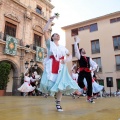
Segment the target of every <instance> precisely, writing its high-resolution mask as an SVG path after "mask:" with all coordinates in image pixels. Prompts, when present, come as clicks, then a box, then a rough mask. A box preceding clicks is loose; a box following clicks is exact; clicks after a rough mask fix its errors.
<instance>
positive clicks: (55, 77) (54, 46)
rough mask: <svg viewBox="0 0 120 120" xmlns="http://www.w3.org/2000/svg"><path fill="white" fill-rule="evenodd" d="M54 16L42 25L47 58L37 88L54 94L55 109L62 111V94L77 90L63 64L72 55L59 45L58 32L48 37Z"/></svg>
mask: <svg viewBox="0 0 120 120" xmlns="http://www.w3.org/2000/svg"><path fill="white" fill-rule="evenodd" d="M54 18H55V16H53V17H51V18H50V19H49V20H48V22H47V24H46V26H45V27H44V37H45V42H46V46H47V58H46V59H45V61H46V62H45V63H44V71H43V74H42V78H41V83H40V88H39V89H38V90H40V91H41V92H42V93H45V94H49V95H51V96H53V97H54V95H56V108H57V111H59V112H61V111H63V109H62V107H61V105H60V102H61V99H62V94H68V95H70V94H71V93H73V92H74V91H76V90H78V85H77V83H76V82H75V81H73V80H72V78H71V76H70V74H69V73H68V70H67V67H66V65H65V63H66V62H68V61H70V60H71V58H72V57H71V55H70V53H69V51H68V50H67V49H66V48H65V47H64V46H61V45H59V43H58V42H59V40H60V36H59V34H57V33H54V34H53V35H52V36H51V38H50V34H49V26H50V24H51V22H52V21H53V19H54ZM66 56H67V58H66V59H65V57H66Z"/></svg>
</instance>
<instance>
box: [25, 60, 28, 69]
mask: <svg viewBox="0 0 120 120" xmlns="http://www.w3.org/2000/svg"><path fill="white" fill-rule="evenodd" d="M28 65H29V63H28V61H26V62H25V68H26V69H27V68H28Z"/></svg>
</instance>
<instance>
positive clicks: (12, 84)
mask: <svg viewBox="0 0 120 120" xmlns="http://www.w3.org/2000/svg"><path fill="white" fill-rule="evenodd" d="M0 62H7V63H10V64H11V71H10V74H9V82H8V84H7V88H6V96H11V95H19V94H20V93H19V92H18V91H17V88H18V85H19V81H20V80H19V79H20V78H19V74H18V73H19V72H18V70H19V68H18V66H17V64H15V63H13V61H11V60H2V61H0Z"/></svg>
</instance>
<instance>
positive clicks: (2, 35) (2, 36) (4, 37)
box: [0, 32, 23, 46]
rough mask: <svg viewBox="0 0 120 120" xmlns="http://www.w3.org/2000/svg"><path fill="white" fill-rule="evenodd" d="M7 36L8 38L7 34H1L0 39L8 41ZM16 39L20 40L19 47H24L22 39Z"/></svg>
mask: <svg viewBox="0 0 120 120" xmlns="http://www.w3.org/2000/svg"><path fill="white" fill-rule="evenodd" d="M6 36H7V34H5V33H2V32H0V39H1V40H3V41H6ZM16 39H17V40H18V45H20V46H23V41H22V39H18V38H16Z"/></svg>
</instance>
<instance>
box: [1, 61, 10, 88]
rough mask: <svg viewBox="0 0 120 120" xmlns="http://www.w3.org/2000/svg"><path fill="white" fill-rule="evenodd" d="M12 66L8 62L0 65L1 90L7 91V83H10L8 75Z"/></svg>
mask: <svg viewBox="0 0 120 120" xmlns="http://www.w3.org/2000/svg"><path fill="white" fill-rule="evenodd" d="M10 70H11V64H9V63H7V62H1V63H0V90H6V87H7V83H8V82H9V77H8V75H9V74H10Z"/></svg>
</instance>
